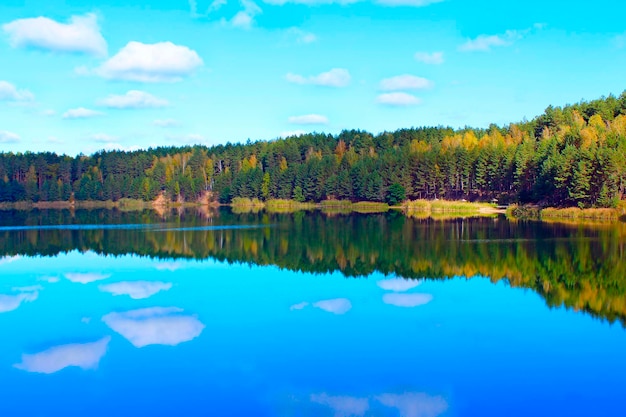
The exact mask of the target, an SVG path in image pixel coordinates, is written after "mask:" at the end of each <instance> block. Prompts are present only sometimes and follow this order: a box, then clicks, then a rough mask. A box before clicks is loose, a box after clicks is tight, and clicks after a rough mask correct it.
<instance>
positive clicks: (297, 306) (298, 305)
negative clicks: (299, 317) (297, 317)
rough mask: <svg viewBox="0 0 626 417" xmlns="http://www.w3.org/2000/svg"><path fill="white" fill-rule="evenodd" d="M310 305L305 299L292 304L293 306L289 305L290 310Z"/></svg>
mask: <svg viewBox="0 0 626 417" xmlns="http://www.w3.org/2000/svg"><path fill="white" fill-rule="evenodd" d="M308 305H309V303H308V302H306V301H303V302H301V303H298V304H294V305H292V306H291V307H289V310H302V309H303V308H304V307H307V306H308Z"/></svg>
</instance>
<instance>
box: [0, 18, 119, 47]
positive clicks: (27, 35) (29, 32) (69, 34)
mask: <svg viewBox="0 0 626 417" xmlns="http://www.w3.org/2000/svg"><path fill="white" fill-rule="evenodd" d="M2 29H4V31H5V32H6V33H7V34H8V35H9V40H10V42H11V45H12V46H13V47H32V48H38V49H45V50H50V51H54V52H70V53H86V54H92V55H98V56H106V54H107V44H106V41H105V40H104V38H103V37H102V35H101V34H100V28H99V27H98V18H97V16H96V15H95V14H93V13H89V14H86V15H84V16H72V17H71V18H70V20H69V22H68V23H59V22H56V21H54V20H52V19H48V18H47V17H35V18H30V19H18V20H14V21H13V22H10V23H7V24H5V25H3V26H2Z"/></svg>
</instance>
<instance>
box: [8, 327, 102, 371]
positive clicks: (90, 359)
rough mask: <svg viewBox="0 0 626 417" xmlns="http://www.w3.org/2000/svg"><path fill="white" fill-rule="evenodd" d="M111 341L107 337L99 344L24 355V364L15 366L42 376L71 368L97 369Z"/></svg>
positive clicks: (67, 346) (60, 347)
mask: <svg viewBox="0 0 626 417" xmlns="http://www.w3.org/2000/svg"><path fill="white" fill-rule="evenodd" d="M110 340H111V337H110V336H107V337H104V338H102V339H100V340H98V341H97V342H92V343H76V344H70V345H61V346H54V347H52V348H50V349H48V350H44V351H43V352H39V353H34V354H23V355H22V362H21V363H18V364H15V365H14V366H15V367H16V368H18V369H22V370H24V371H27V372H37V373H42V374H52V373H55V372H58V371H60V370H62V369H65V368H68V367H70V366H75V367H78V368H81V369H84V370H88V369H96V368H97V367H98V363H100V359H102V357H103V356H104V354H105V353H106V350H107V346H108V344H109V341H110Z"/></svg>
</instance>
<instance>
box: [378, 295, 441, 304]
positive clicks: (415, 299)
mask: <svg viewBox="0 0 626 417" xmlns="http://www.w3.org/2000/svg"><path fill="white" fill-rule="evenodd" d="M432 299H433V296H432V295H430V294H385V295H383V303H385V304H391V305H393V306H397V307H417V306H421V305H424V304H428V303H430V302H431V301H432Z"/></svg>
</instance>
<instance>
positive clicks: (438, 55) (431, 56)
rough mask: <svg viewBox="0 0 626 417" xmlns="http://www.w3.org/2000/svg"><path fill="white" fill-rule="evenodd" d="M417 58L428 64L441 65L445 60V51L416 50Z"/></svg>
mask: <svg viewBox="0 0 626 417" xmlns="http://www.w3.org/2000/svg"><path fill="white" fill-rule="evenodd" d="M415 59H416V60H417V61H419V62H422V63H424V64H428V65H440V64H443V62H444V59H443V52H433V53H428V52H416V53H415Z"/></svg>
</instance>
